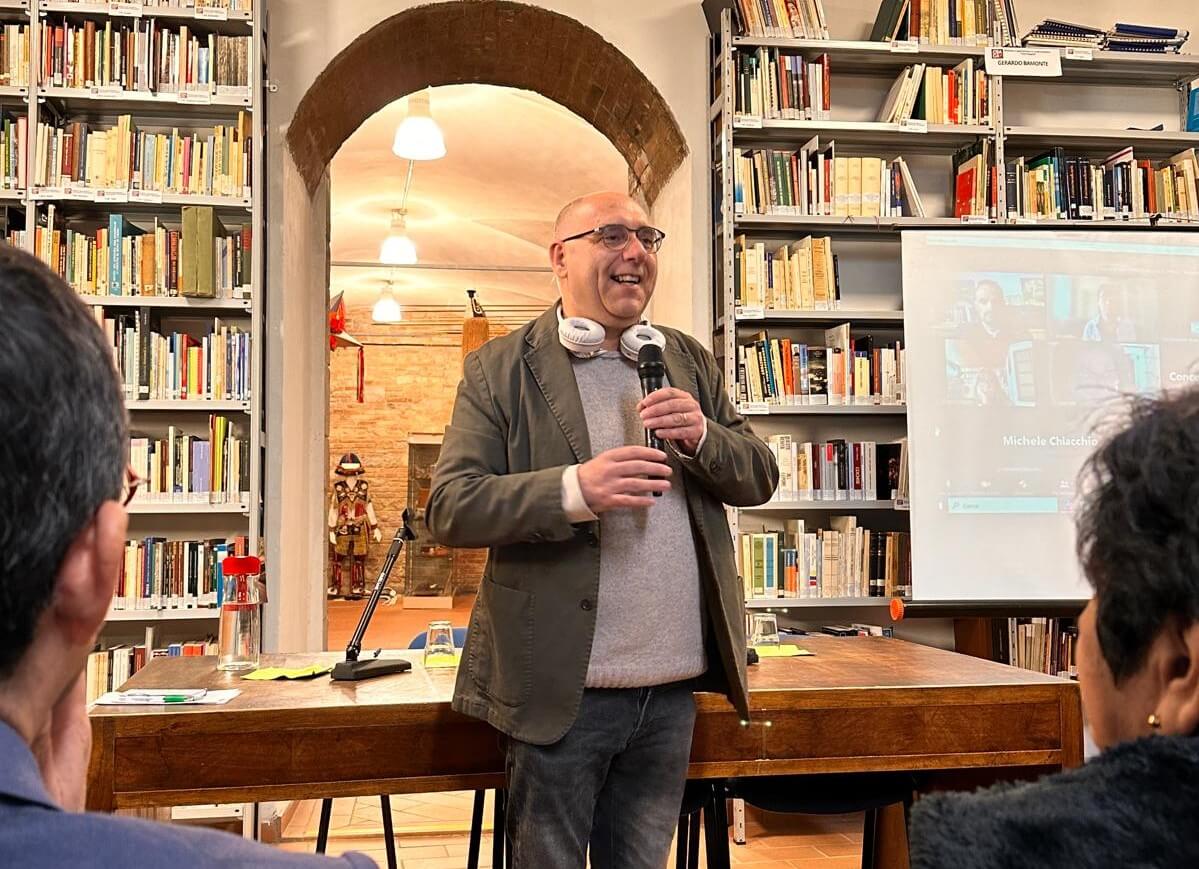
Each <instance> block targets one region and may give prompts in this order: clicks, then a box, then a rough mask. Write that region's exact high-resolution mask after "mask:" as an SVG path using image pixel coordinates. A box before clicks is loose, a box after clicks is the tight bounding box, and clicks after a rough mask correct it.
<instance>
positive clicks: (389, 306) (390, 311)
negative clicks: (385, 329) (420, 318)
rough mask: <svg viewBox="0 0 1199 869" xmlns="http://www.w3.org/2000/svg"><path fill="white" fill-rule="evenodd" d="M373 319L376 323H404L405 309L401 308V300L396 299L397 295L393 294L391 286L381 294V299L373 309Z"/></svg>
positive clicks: (385, 288)
mask: <svg viewBox="0 0 1199 869" xmlns="http://www.w3.org/2000/svg"><path fill="white" fill-rule="evenodd" d="M371 319H372V320H373V321H375V322H376V323H399V322H402V321H403V319H404V309H403V308H401V307H400V303H399V300H397V299H396V297H395V293H393V292H392V290H391V285H390V284H388V285H387V286H386V287H384V288H383V292H381V293H379V299H378V301H376V302H375V306H374V307H373V308H372V309H371Z"/></svg>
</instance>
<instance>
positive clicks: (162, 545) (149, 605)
mask: <svg viewBox="0 0 1199 869" xmlns="http://www.w3.org/2000/svg"><path fill="white" fill-rule="evenodd" d="M247 551H248V540H247V538H246V537H244V536H240V537H236V538H233V539H231V540H222V539H210V540H167V539H166V538H165V537H146V538H143V539H141V540H127V541H126V542H125V558H124V561H123V562H122V564H121V574H120V576H119V577H118V579H117V589H116V596H115V597H114V598H113V601H112V608H113V609H114V610H121V611H130V610H132V611H140V612H152V611H156V610H189V609H200V608H202V607H219V606H220V605H221V596H222V593H223V591H224V589H223V583H222V581H221V580H222V573H221V562H222V561H224V560H225V558H226V556H229V555H244V554H246V552H247Z"/></svg>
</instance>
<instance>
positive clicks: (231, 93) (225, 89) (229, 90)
mask: <svg viewBox="0 0 1199 869" xmlns="http://www.w3.org/2000/svg"><path fill="white" fill-rule="evenodd" d="M216 95H217V96H218V97H227V98H229V99H234V100H245V101H246V102H247V103H248V102H249V101H250V88H249V85H240V84H238V85H232V84H219V85H217V86H216Z"/></svg>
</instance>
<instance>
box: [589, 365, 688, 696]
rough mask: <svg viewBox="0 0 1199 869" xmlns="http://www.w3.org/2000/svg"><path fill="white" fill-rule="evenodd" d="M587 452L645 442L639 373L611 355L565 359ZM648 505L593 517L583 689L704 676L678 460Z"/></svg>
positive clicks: (671, 461) (600, 451) (648, 684)
mask: <svg viewBox="0 0 1199 869" xmlns="http://www.w3.org/2000/svg"><path fill="white" fill-rule="evenodd" d="M572 363H573V366H574V373H575V382H576V383H578V386H579V397H580V398H581V399H582V403H583V414H584V416H585V417H586V418H587V433H588V435H589V436H590V439H591V454H592V455H593V456H595V455H599V454H600V453H602V452H604V451H605V450H610V449H614V448H615V447H622V446H632V445H639V444H644V443H645V435H644V431H645V430H644V428H643V427H642V425H641V417H640V416H639V415H638V414H637V402H639V401H640V400H641V383H640V381H639V380H638V379H637V366H636V364H635V363H633V362H630V361H629V360H627V359H625V358H624V357H623V356H621V354H620V353H619V352H617V351H611V352H606V353H603V354H601V355H599V356H595V357H593V358H591V359H578V358H576V359H573V360H572ZM669 461H670V464H671V466H672V468H673V469H674V474H673V475H672V476H671V489H670V491H669V492H667V493H665V494H663V495H662V496H661V497H660V498H656V499H655V502H656V503H655V504H654V506H653V507H649V508H645V509H638V510H610V511H608V512H605V513H603V514H601V515H600V586H599V601H598V606H597V607H596V624H595V640H594V642H593V643H592V646H591V661H590V663H589V665H588V668H587V681H586V686H587V687H588V688H641V687H646V686H651V685H662V684H665V683H667V682H676V681H679V680H682V679H690V678H693V677H695V676H698V675H700V674H702V673H703V672H704V671H705V670H707V661H706V659H705V656H704V639H703V615H702V613H703V609H702V601H701V599H700V579H699V566H698V563H697V561H696V554H695V540H694V538H693V537H692V533H691V519H690V517H689V515H688V513H687V500H686V497H685V495H684V488H683V472H682V468H681V467H679V461H678V459H677V458H675V457H674V456H671V457H670V459H669Z"/></svg>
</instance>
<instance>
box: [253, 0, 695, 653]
mask: <svg viewBox="0 0 1199 869" xmlns="http://www.w3.org/2000/svg"><path fill="white" fill-rule="evenodd" d="M701 23H702V22H701ZM461 83H477V84H493V85H503V86H508V87H515V88H522V89H526V90H531V91H535V92H537V93H540V94H541V95H542V96H545V97H547V98H549V99H551V100H553V101H554V102H556V103H559V104H560V105H562V106H564V107H565V108H568V109H570V110H571V111H572V112H574V113H575V114H577V115H579V116H580V117H582V118H583V119H585V120H586V121H587V122H588V123H590V124H591V125H593V126H594V127H595V128H596V129H597V130H599V131H600V132H601V133H603V135H604V136H605V137H606V138H607V139H608V140H609V141H610V142H612V144H613V146H614V147H615V148H616V149H617V150H618V151H619V152H620V154H621V155H622V157H623V158H624V160H625V162H626V163H627V164H628V169H629V175H628V184H629V190H630V192H631V193H632V194H633V195H635V196H637V197H639V198H641V199H642V200H643V201H644V202H645V203H646V206H647V208H648V209H649V210H650V212H651V215H654V216H655V220H656V222H658V223H659V225H662V226H663V227H664V228H666V229H667V232H668V233H670V232H671V230H672V228H674V227H675V226H677V225H683V226H685V227H686V230H687V231H686V232H683V233H679V235H680V236H681V237H682V238H681V241H682V244H680V245H679V246H678V247H677V248H676V251H675V252H674V253H673V256H674V257H677V260H676V261H673V262H672V261H669V260H667V259H666V258H665V257H664V258H662V260H661V268H660V275H661V277H660V279H659V283H660V284H662V283H663V282H664V281H663V278H666V277H667V276H672V277H673V280H671V281H670V283H671V286H672V290H671V292H673V293H675V294H685V296H686V297H687V298H688V299H689V298H690V296H691V287H692V280H693V272H694V271H695V270H694V268H693V266H694V265H695V262H696V259H697V257H696V254H695V253H694V251H692V250H690V249H689V245H688V242H689V241H690V240H691V239H692V238H693V237H694V233H693V232H692V231H691V230H692V228H693V225H694V222H695V221H694V214H693V211H694V204H693V203H694V201H695V197H694V195H693V194H692V191H691V189H690V188H691V181H692V177H693V176H694V175H695V173H694V172H692V173H690V175H688V176H687V177H686V181H687V187H686V191H685V195H682V196H680V195H678V194H677V192H676V194H675V195H674V196H673V197H672V200H673V201H672V202H671V203H670V205H669V206H668V208H669V209H671V210H673V211H685V212H686V214H685V215H670V216H664V217H662V218H661V219H659V217H658V215H657V213H656V212H657V209H656V207H655V206H656V205H658V203H659V199H660V197H661V195H662V194H663V192H664V191H665V190H666V189H668V187H669V188H674V187H676V185H671V184H670V182H671V179H672V176H675V175H676V172H677V170H678V169H679V168H680V166H682V165H683V164H684V163H685V161H687V160H688V157H689V149H688V146H687V141H686V138H685V137H684V135H683V133H682V130H681V129H680V126H679V124H678V122H677V121H676V119H675V116H674V114H673V112H672V111H671V109H670V107H669V106H668V105H667V103H666V101H665V100H664V99H663V97H662V95H661V94H660V93H659V91H658V89H657V88H656V87H655V86H654V85H653V84H652V83H651V82H650V81H649V79H648V78H646V76H645V75H644V74H643V73H642V72H641V71H640V70H638V68H637V67H636V66H635V65H634V64H633V62H632V61H631V60H630V59H629V58H628V57H627V56H626V55H625V54H623V53H622V52H621V51H620V50H618V49H617V48H616V47H615V46H614V45H612V44H611V43H609V42H608V41H606V40H605V39H604V38H603V37H602V36H601V35H600V34H599V33H597V32H596V31H594V30H592V29H590V28H588V27H586V26H584V25H583V24H581V23H579V22H578V21H575V20H574V19H572V18H569V17H567V16H565V15H562V14H559V13H557V12H552V11H549V10H547V9H543V8H540V7H536V6H528V5H524V4H519V3H512V2H504V0H494V2H493V0H485V2H478V0H475V2H448V3H437V4H431V5H426V6H417V7H412V8H409V9H406V10H404V11H401V12H399V13H397V14H395V15H392V16H391V17H389V18H386V19H385V20H383V21H380V22H379V23H377V24H375V25H374V26H372V27H371V28H370V29H368V30H367V31H366V32H364V33H362V34H361V35H359V36H357V37H356V38H355V39H353V41H351V42H350V43H349V44H348V45H347V46H346V47H345V48H344V49H343V50H341V51H340V52H339V53H338V54H337V55H336V56H335V57H333V58H332V60H331V61H330V62H329V63H328V64H327V65H326V66H325V68H324V69H323V71H322V72H321V73H320V74H319V75H317V76H316V77H315V79H314V81H313V83H312V85H311V86H310V87H309V88H308V89H307V91H306V92H305V94H304V96H303V98H302V99H300V101H299V103H298V104H297V106H296V109H295V113H294V117H293V119H292V121H291V123H290V125H288V127H287V131H286V147H285V148H284V149H283V151H282V154H281V155H280V156H281V157H282V163H283V165H282V167H281V169H282V172H281V175H282V193H281V196H280V197H279V200H276V201H277V202H279V201H280V200H281V208H280V210H278V211H276V212H275V213H274V214H273V215H272V216H271V217H272V219H275V220H278V221H279V229H272V230H271V232H272V233H279V234H280V235H281V238H280V242H281V243H280V245H279V246H278V247H275V246H272V247H271V249H272V250H273V251H279V250H281V251H282V253H281V256H282V260H283V261H282V264H281V268H280V270H279V272H278V278H277V283H278V285H279V286H280V290H279V292H281V293H285V294H286V295H287V300H288V301H287V304H286V305H284V306H282V307H283V311H282V313H281V314H280V315H279V318H278V319H276V316H275V314H274V313H273V312H272V313H270V314H269V319H270V321H271V329H270V335H268V341H269V342H270V343H269V345H268V348H267V356H268V369H269V370H268V376H267V381H268V384H269V387H268V391H269V394H268V396H267V407H268V412H267V437H266V444H267V467H268V468H269V469H270V471H268V479H267V506H266V540H267V547H268V549H267V554H268V563H269V564H270V565H271V566H272V569H271V571H270V586H271V588H270V591H271V595H272V601H273V602H274V603H275V604H276V606H274V607H272V608H271V609H270V610H269V613H270V614H269V615H268V619H267V624H266V642H267V645H268V648H286V649H317V648H320V647H321V641H322V637H323V633H324V620H323V612H324V610H323V598H324V582H323V580H324V577H323V571H324V564H325V534H324V533H323V530H324V522H325V515H324V511H325V506H326V505H325V504H324V498H323V492H324V483H325V478H326V476H327V468H325V455H326V452H327V447H328V444H327V426H326V421H325V418H324V411H325V398H326V394H327V367H326V366H325V365H324V364H323V363H324V360H323V359H321V360H319V361H317V360H314V359H313V358H311V357H312V354H313V352H314V348H316V347H324V346H326V345H325V343H324V293H325V288H326V286H327V276H328V269H329V260H328V232H329V214H328V207H329V191H328V164H329V161H330V159H331V158H332V156H333V155H334V154H335V153H336V152H337V150H338V148H339V147H340V146H341V144H342V143H343V142H344V141H345V140H346V139H347V138H348V137H349V135H350V134H351V133H353V131H354V130H356V129H357V128H358V126H359V125H360V124H362V123H363V121H365V120H366V119H367V118H368V117H370V116H371V115H373V114H374V113H375V112H377V111H378V110H379V109H380V108H382V107H383V106H386V105H387V104H388V103H391V102H393V101H394V100H396V99H399V98H401V97H404V96H406V95H407V94H409V93H412V92H414V91H416V90H419V89H421V88H425V87H429V86H438V85H446V84H461ZM697 85H698V83H697ZM699 198H700V199H702V198H704V197H703V196H702V195H701V196H700V197H699ZM705 257H706V254H704V255H702V256H700V257H699V259H700V261H702V260H703V259H704V258H705ZM272 272H273V269H272ZM658 296H659V303H658V305H659V308H661V307H662V304H661V301H660V300H661V299H662V298H663V297H664V296H665V294H664V293H663V292H662V290H661V289H660V290H659V294H658ZM655 316H656V317H657V318H658V319H660V320H661V321H662V322H667V323H671V322H677V321H672V320H671V319H670V317H669V316H664V315H662V314H655ZM691 321H692V313H691V308H690V305H689V304H688V305H687V306H686V313H685V316H684V318H683V322H681V323H679V325H682V326H683V327H684V328H690V327H691V325H692V322H691ZM272 474H273V475H274V479H273V480H272V478H271V475H272Z"/></svg>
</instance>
